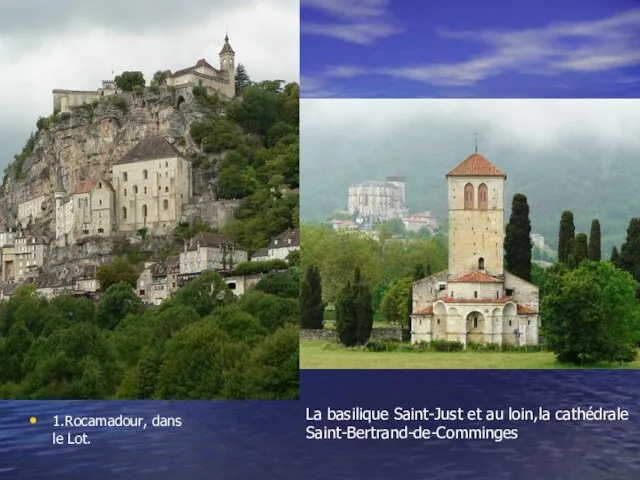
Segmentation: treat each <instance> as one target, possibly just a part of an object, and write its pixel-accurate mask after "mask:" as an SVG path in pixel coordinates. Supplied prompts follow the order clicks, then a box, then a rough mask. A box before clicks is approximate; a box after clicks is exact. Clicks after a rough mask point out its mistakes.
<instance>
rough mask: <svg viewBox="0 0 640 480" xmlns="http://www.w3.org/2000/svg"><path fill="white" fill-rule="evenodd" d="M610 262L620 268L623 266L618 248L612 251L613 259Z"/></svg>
mask: <svg viewBox="0 0 640 480" xmlns="http://www.w3.org/2000/svg"><path fill="white" fill-rule="evenodd" d="M609 261H610V262H611V263H612V264H613V265H615V266H616V267H618V268H620V267H621V265H622V263H621V261H620V254H619V253H618V248H617V247H616V246H614V247H613V248H612V249H611V259H610V260H609Z"/></svg>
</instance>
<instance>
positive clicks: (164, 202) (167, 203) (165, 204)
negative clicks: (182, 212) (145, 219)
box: [162, 200, 169, 210]
mask: <svg viewBox="0 0 640 480" xmlns="http://www.w3.org/2000/svg"><path fill="white" fill-rule="evenodd" d="M162 207H163V208H164V209H165V210H169V200H163V201H162Z"/></svg>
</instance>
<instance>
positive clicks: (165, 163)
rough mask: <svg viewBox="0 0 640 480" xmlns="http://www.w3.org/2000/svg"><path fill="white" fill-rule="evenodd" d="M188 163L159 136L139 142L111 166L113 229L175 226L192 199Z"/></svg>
mask: <svg viewBox="0 0 640 480" xmlns="http://www.w3.org/2000/svg"><path fill="white" fill-rule="evenodd" d="M191 185H192V179H191V164H190V163H189V161H188V160H186V159H185V158H184V157H183V156H182V154H181V153H180V152H179V151H178V150H177V149H176V148H175V147H174V146H173V145H171V144H170V143H169V142H168V141H167V140H166V139H165V138H163V137H152V138H148V139H144V140H142V141H140V142H139V143H138V144H137V145H136V146H135V147H134V148H133V149H132V150H130V151H129V152H128V153H127V154H126V155H125V156H124V157H122V158H121V159H120V160H119V161H117V162H116V163H115V164H114V166H113V188H114V190H115V199H116V209H115V214H116V217H117V220H116V225H117V229H118V230H119V231H122V232H127V231H129V232H131V231H137V230H140V229H142V228H147V229H148V230H150V231H153V232H155V233H157V234H161V233H168V232H169V231H170V230H171V229H173V228H174V227H175V225H176V224H177V222H178V220H179V219H180V215H181V213H182V207H183V206H184V205H186V204H188V203H189V200H190V199H191V196H192V187H191Z"/></svg>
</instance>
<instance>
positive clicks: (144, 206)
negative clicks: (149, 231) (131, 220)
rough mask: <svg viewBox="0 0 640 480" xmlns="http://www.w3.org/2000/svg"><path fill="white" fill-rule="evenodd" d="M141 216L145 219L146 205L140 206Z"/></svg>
mask: <svg viewBox="0 0 640 480" xmlns="http://www.w3.org/2000/svg"><path fill="white" fill-rule="evenodd" d="M142 216H143V217H144V218H147V206H146V205H142Z"/></svg>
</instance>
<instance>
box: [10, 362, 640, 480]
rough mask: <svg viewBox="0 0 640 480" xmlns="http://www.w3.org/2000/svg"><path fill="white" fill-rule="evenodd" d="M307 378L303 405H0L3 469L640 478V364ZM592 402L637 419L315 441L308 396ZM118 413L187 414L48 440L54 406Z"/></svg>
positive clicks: (23, 474) (311, 477) (328, 400)
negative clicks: (478, 434) (173, 422)
mask: <svg viewBox="0 0 640 480" xmlns="http://www.w3.org/2000/svg"><path fill="white" fill-rule="evenodd" d="M301 381H302V385H301V394H302V397H301V400H300V401H299V402H297V401H295V402H161V401H156V402H142V401H140V402H133V401H130V402H120V401H112V402H108V401H106V402H67V401H4V402H0V479H2V480H4V479H13V478H20V479H38V478H87V479H102V478H105V479H107V478H108V479H113V478H135V479H142V478H158V479H175V478H180V479H192V478H193V479H200V478H203V479H205V478H212V479H305V480H315V479H367V480H376V479H396V478H398V479H404V480H412V479H429V480H439V479H443V480H444V479H447V480H462V479H464V480H467V479H468V480H472V479H473V480H482V479H492V480H496V479H500V480H503V479H516V478H517V479H519V480H530V479H536V480H538V479H549V480H551V479H553V480H556V479H563V480H564V479H566V480H572V479H580V480H591V479H593V480H608V479H611V480H627V479H629V480H631V479H635V480H637V479H638V478H640V452H639V450H640V449H639V447H640V401H639V400H638V399H639V398H640V371H609V370H594V371H575V370H574V371H533V370H528V371H527V370H520V371H518V370H513V371H507V370H505V371H499V370H498V371H497V370H492V371H483V370H480V371H478V370H475V371H472V370H467V371H456V370H439V371H429V370H420V371H411V370H409V371H406V370H385V371H375V370H367V371H358V370H340V371H328V370H327V371H323V370H306V371H302V372H301ZM589 405H594V406H605V407H608V408H613V407H616V406H620V407H624V408H626V409H628V410H629V411H630V420H629V421H628V422H619V423H596V422H592V423H581V422H572V423H556V422H550V423H538V424H535V425H533V424H519V425H517V426H518V427H519V428H520V432H519V438H518V439H517V440H510V441H504V442H502V443H495V442H492V441H473V442H464V441H457V442H453V441H451V442H447V441H441V440H423V441H419V440H404V441H382V440H378V441H362V440H360V441H354V440H343V441H335V440H333V441H311V440H306V439H305V427H306V426H307V425H308V424H310V423H309V422H306V420H305V411H306V410H305V409H306V408H307V407H309V408H320V409H325V408H326V407H327V406H331V407H334V408H351V407H354V406H360V407H364V408H389V409H390V408H393V407H395V406H403V407H416V408H423V407H427V408H434V407H436V406H440V407H444V408H458V407H461V408H465V409H468V408H483V409H486V408H506V407H508V406H513V407H530V408H536V407H538V406H543V407H545V408H549V409H558V408H570V407H574V406H589ZM120 413H124V414H127V415H136V416H145V417H148V418H151V417H153V416H155V415H157V414H160V415H163V416H180V417H182V420H183V427H181V428H178V429H171V428H168V429H163V430H161V429H150V428H148V429H147V430H134V429H117V430H115V429H113V430H97V429H91V430H85V431H87V432H88V433H89V436H90V440H91V442H92V443H91V445H88V446H56V445H52V432H53V431H54V430H56V431H58V430H60V429H55V428H54V427H53V415H55V414H58V415H65V414H66V415H118V414H120ZM32 415H33V416H37V417H38V419H39V421H38V423H37V424H35V425H31V424H29V417H30V416H32ZM363 426H364V425H363ZM387 426H393V425H387ZM451 426H460V424H458V425H455V424H451ZM502 426H505V427H506V426H509V425H506V424H504V425H502ZM511 426H514V425H511ZM82 431H83V430H82V429H75V430H73V431H72V432H78V433H79V432H82ZM60 432H61V433H62V430H60Z"/></svg>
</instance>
